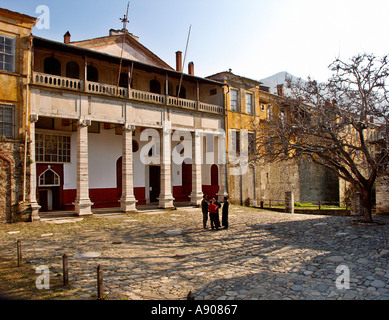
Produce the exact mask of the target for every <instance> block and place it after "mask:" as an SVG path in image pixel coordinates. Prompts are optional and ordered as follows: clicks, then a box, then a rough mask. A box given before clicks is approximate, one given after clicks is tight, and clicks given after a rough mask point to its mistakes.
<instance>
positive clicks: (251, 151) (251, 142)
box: [248, 132, 256, 155]
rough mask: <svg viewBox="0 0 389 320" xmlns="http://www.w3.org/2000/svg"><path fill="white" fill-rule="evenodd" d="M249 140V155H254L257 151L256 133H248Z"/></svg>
mask: <svg viewBox="0 0 389 320" xmlns="http://www.w3.org/2000/svg"><path fill="white" fill-rule="evenodd" d="M248 139H249V148H248V149H249V150H248V152H249V154H252V155H254V154H255V151H256V139H255V133H254V132H249V133H248Z"/></svg>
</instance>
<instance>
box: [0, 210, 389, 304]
mask: <svg viewBox="0 0 389 320" xmlns="http://www.w3.org/2000/svg"><path fill="white" fill-rule="evenodd" d="M376 219H379V220H381V221H384V222H386V223H387V224H386V225H385V226H369V227H366V226H353V225H351V223H350V222H351V218H350V217H330V216H316V215H297V214H296V215H291V214H284V213H276V212H268V211H260V210H256V209H252V208H245V207H239V206H232V208H231V211H230V228H229V229H228V230H219V231H211V230H210V229H207V230H204V229H202V214H201V212H200V209H195V208H181V209H178V210H176V211H169V212H162V211H150V212H148V213H146V212H144V213H139V214H135V215H119V214H110V215H95V216H94V217H93V218H85V219H76V218H73V219H70V218H67V219H62V220H61V219H56V220H51V221H43V222H38V223H34V224H31V223H23V224H14V225H5V224H3V225H0V256H1V257H3V258H9V259H13V260H14V259H15V251H16V249H15V248H16V246H15V244H16V241H17V239H21V240H22V244H23V255H24V258H25V259H26V261H27V262H28V263H30V264H31V266H32V267H37V266H40V265H47V266H48V267H49V268H50V272H51V276H52V277H55V276H60V275H61V272H62V255H63V254H64V253H66V254H67V255H68V257H69V278H70V279H69V281H70V283H71V287H72V289H73V291H72V293H71V294H70V293H69V295H68V296H66V293H64V295H65V297H63V298H64V299H81V300H88V299H95V298H96V293H97V289H96V268H97V266H98V265H99V264H101V266H102V267H103V273H104V295H105V296H106V298H107V299H131V300H133V299H137V300H160V299H161V300H162V299H163V300H170V299H186V296H187V294H188V292H189V291H192V292H193V294H194V296H195V299H196V300H211V299H212V300H239V299H244V300H248V299H254V300H257V299H266V300H273V299H300V300H308V299H309V300H311V299H314V300H316V299H345V300H354V299H358V300H362V299H369V300H371V299H385V300H388V299H389V263H388V262H389V247H388V242H387V241H388V239H387V238H388V237H389V230H388V229H389V217H376ZM208 223H209V222H208ZM339 266H346V267H347V268H348V270H349V273H350V289H338V288H337V286H336V283H337V282H336V281H337V280H341V278H339V277H344V276H347V269H339V270H337V268H338V267H339ZM337 271H338V272H337ZM340 284H341V285H345V284H347V283H345V282H340Z"/></svg>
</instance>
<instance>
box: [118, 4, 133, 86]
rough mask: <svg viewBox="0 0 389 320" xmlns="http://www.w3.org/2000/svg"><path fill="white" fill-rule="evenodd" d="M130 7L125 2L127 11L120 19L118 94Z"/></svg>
mask: <svg viewBox="0 0 389 320" xmlns="http://www.w3.org/2000/svg"><path fill="white" fill-rule="evenodd" d="M129 9H130V2H128V4H127V13H126V15H125V16H124V18H123V19H120V21H121V22H123V30H122V31H123V41H122V52H121V56H120V64H119V74H118V82H117V86H116V93H117V94H118V92H119V84H120V75H121V73H122V65H123V51H124V41H125V40H126V34H127V28H126V27H127V23H128V11H129Z"/></svg>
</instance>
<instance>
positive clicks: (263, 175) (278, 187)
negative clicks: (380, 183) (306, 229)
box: [228, 161, 339, 206]
mask: <svg viewBox="0 0 389 320" xmlns="http://www.w3.org/2000/svg"><path fill="white" fill-rule="evenodd" d="M228 183H229V197H230V200H231V202H232V203H235V204H243V205H248V204H249V205H253V204H255V203H254V202H256V203H257V206H259V205H260V202H261V201H263V202H264V203H265V204H269V203H270V201H271V203H272V205H277V204H281V203H284V202H285V193H286V192H293V195H294V201H297V202H312V203H314V204H318V202H319V201H321V202H322V204H327V203H339V178H338V177H337V176H336V175H335V174H334V173H332V172H329V171H328V170H327V169H325V168H323V167H321V166H319V165H316V164H313V163H308V162H296V161H284V162H280V163H272V164H266V165H261V166H260V165H257V166H255V168H252V167H250V168H249V170H248V172H247V173H245V174H244V175H242V177H240V176H232V175H230V176H229V178H228Z"/></svg>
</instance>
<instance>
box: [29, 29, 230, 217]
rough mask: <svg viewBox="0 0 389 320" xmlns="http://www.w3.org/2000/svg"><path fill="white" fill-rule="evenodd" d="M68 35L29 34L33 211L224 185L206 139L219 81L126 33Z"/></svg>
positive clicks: (210, 190) (216, 119) (82, 210)
mask: <svg viewBox="0 0 389 320" xmlns="http://www.w3.org/2000/svg"><path fill="white" fill-rule="evenodd" d="M69 37H70V34H69V33H67V34H66V35H65V38H64V40H65V41H64V43H58V42H54V41H49V40H46V39H41V38H34V40H33V53H34V69H33V74H32V83H31V117H30V120H31V131H30V133H31V136H30V137H31V140H32V143H31V145H30V153H31V157H32V159H34V162H33V163H32V164H31V194H30V197H31V202H32V203H33V204H34V203H35V204H37V205H38V206H35V207H36V208H38V207H40V212H43V211H49V210H58V209H74V210H75V211H76V212H77V213H78V214H79V215H85V214H91V213H92V208H97V207H110V206H119V202H120V203H121V210H122V211H123V212H130V211H134V210H136V205H142V204H147V203H157V204H158V206H159V207H160V208H172V207H174V204H175V202H180V201H181V202H182V201H188V202H191V203H192V204H196V205H197V204H199V203H200V200H201V198H202V195H203V192H204V193H207V194H209V195H211V196H216V194H217V193H218V192H219V190H223V189H224V188H225V186H224V181H225V177H224V176H223V174H224V173H223V172H224V169H223V168H224V167H223V164H219V163H218V162H217V159H218V154H217V145H218V144H217V143H216V144H214V143H213V141H214V136H215V137H216V136H219V137H220V135H221V133H222V130H223V129H224V118H225V115H224V94H223V84H222V83H220V82H216V81H213V80H210V79H204V78H200V77H196V76H194V74H193V73H194V72H193V69H194V68H193V64H190V68H189V69H190V71H189V73H188V74H183V73H182V70H181V63H182V62H181V53H180V52H177V53H176V56H177V65H178V66H179V68H178V70H174V69H172V68H171V67H169V66H168V65H167V64H166V63H164V62H163V61H162V60H161V59H159V58H158V57H157V56H156V55H154V54H153V53H152V52H150V51H149V50H147V49H146V48H145V47H144V46H143V45H141V44H140V43H139V42H138V39H137V38H136V37H134V36H133V35H131V34H129V33H128V32H127V31H126V30H122V31H117V32H115V31H112V30H111V32H110V36H108V37H105V38H103V40H102V39H92V40H88V41H85V42H80V43H74V44H73V43H71V42H70V39H69ZM123 44H124V45H123ZM121 48H123V54H122V53H121V51H122V49H121ZM107 52H108V53H107ZM119 53H120V54H119ZM121 57H123V58H121ZM203 128H207V129H208V133H206V134H205V133H204V132H203V130H202V129H203ZM207 136H208V137H211V138H208V137H207ZM202 141H204V143H201V142H202ZM208 141H212V143H209V144H208V143H207V142H208ZM188 143H190V144H188ZM214 147H215V148H214ZM201 148H205V149H207V148H208V150H210V151H212V152H214V153H215V155H214V158H213V160H212V161H211V162H209V161H208V162H207V163H203V161H202V159H201V155H202V151H203V150H202V149H201ZM174 156H175V157H174ZM177 158H178V160H179V161H173V160H175V159H177ZM180 161H181V163H180ZM33 207H34V205H33ZM37 211H38V210H34V212H33V217H37Z"/></svg>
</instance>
